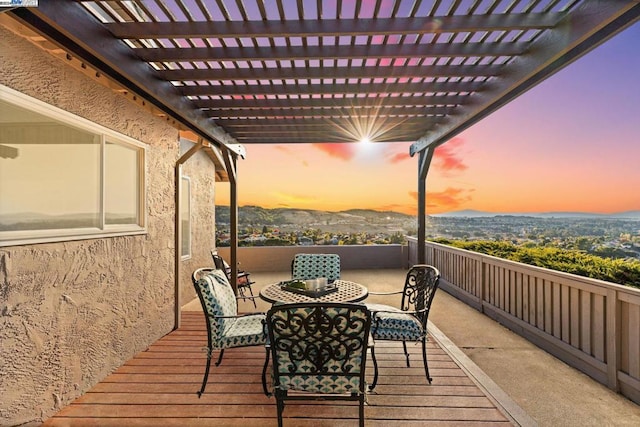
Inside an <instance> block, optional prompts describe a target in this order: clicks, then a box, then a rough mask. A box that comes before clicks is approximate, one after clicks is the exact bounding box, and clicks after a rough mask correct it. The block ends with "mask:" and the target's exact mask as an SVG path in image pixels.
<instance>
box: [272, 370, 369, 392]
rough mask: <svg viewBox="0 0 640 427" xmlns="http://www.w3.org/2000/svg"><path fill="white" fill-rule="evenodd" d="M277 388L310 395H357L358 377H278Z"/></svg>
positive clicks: (329, 375) (328, 375) (296, 375)
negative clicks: (310, 393)
mask: <svg viewBox="0 0 640 427" xmlns="http://www.w3.org/2000/svg"><path fill="white" fill-rule="evenodd" d="M277 388H278V389H279V390H297V391H307V392H312V393H328V394H342V393H357V392H358V391H359V390H360V375H353V376H351V375H349V376H343V375H331V374H326V375H300V374H295V375H292V376H287V375H280V385H279V386H278V387H277Z"/></svg>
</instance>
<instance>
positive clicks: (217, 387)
mask: <svg viewBox="0 0 640 427" xmlns="http://www.w3.org/2000/svg"><path fill="white" fill-rule="evenodd" d="M203 347H206V328H205V324H204V318H203V316H202V313H197V312H185V313H184V314H183V322H182V326H181V327H180V329H178V330H176V331H174V332H172V333H170V334H169V335H167V336H165V337H163V338H162V339H160V340H159V341H157V342H156V343H155V344H154V345H152V346H151V347H150V348H149V349H148V350H147V351H144V352H141V353H139V354H137V355H136V356H135V357H134V358H133V359H132V360H130V361H128V362H127V363H126V364H125V365H124V366H122V367H120V368H119V369H117V370H116V371H115V372H114V373H113V374H111V375H109V376H108V377H107V378H105V379H104V381H102V382H100V383H99V384H97V385H96V386H95V387H93V388H92V389H91V390H89V391H88V392H87V393H85V394H84V395H83V396H81V397H80V398H78V399H77V400H75V401H74V402H73V403H72V404H71V405H69V406H67V407H65V408H64V409H62V410H61V411H60V412H59V413H57V414H56V415H55V416H53V417H52V418H50V419H48V420H46V421H45V423H44V424H43V425H44V426H48V427H52V426H83V427H85V426H100V427H109V426H132V427H135V426H154V427H157V426H181V427H184V426H243V427H249V426H276V425H277V420H276V407H275V400H274V399H273V398H268V397H266V396H265V395H264V394H263V392H262V383H261V370H262V364H263V362H264V355H265V352H264V349H263V348H261V347H251V348H244V349H229V350H227V351H226V352H225V356H224V359H223V361H222V364H221V365H220V366H219V367H215V366H212V373H211V375H210V376H209V384H208V385H207V389H206V392H205V394H204V395H203V396H202V398H200V399H198V396H197V395H196V391H197V390H198V389H199V388H200V384H201V381H202V374H203V372H204V364H205V360H206V359H205V353H204V351H203V350H202V348H203ZM409 348H410V350H411V352H412V356H411V360H412V361H414V363H412V367H411V368H407V367H406V366H405V364H404V355H403V354H402V347H401V345H400V344H397V345H396V344H395V343H385V342H379V343H376V355H377V356H378V360H379V365H380V379H379V383H378V386H377V387H376V390H375V392H374V393H373V394H371V395H369V397H368V405H367V407H366V408H365V417H366V420H367V421H366V424H367V426H385V427H393V426H418V425H438V426H440V425H442V426H444V425H455V426H464V425H469V426H485V425H486V426H488V425H493V426H495V425H500V426H508V425H511V424H512V423H511V421H510V420H509V418H507V416H506V415H505V414H504V413H503V412H502V411H501V409H500V408H499V406H498V405H496V404H495V403H494V401H493V400H492V399H490V398H489V397H488V396H487V395H486V394H485V392H484V391H483V389H482V388H480V387H479V386H478V385H477V384H476V383H474V381H473V380H472V379H470V378H469V377H468V376H467V375H466V374H465V371H464V370H463V369H461V367H460V366H458V365H457V364H456V362H455V361H454V360H453V359H452V357H450V356H449V354H448V353H447V352H445V351H444V349H443V348H441V347H440V345H439V344H438V343H437V342H436V341H435V340H433V339H430V342H429V348H428V354H429V368H430V370H431V375H432V376H433V383H432V384H431V385H427V383H426V379H425V378H424V371H423V368H422V363H421V362H422V360H421V356H420V346H413V345H410V346H409ZM368 371H369V372H372V371H373V370H372V369H368ZM369 378H371V377H370V376H369ZM284 416H285V417H286V419H285V421H284V425H285V426H332V427H339V426H353V425H357V419H358V409H357V406H354V405H352V404H351V402H319V401H318V402H316V401H313V402H304V404H293V403H290V404H287V406H286V408H285V410H284Z"/></svg>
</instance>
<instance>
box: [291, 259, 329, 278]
mask: <svg viewBox="0 0 640 427" xmlns="http://www.w3.org/2000/svg"><path fill="white" fill-rule="evenodd" d="M318 277H326V278H327V280H329V281H332V280H337V279H339V278H340V255H337V254H296V255H295V256H294V257H293V261H292V262H291V278H292V279H302V280H306V279H317V278H318Z"/></svg>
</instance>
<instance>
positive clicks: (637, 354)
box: [629, 305, 640, 378]
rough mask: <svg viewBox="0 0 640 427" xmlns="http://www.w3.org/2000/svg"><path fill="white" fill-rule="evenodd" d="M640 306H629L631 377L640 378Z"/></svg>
mask: <svg viewBox="0 0 640 427" xmlns="http://www.w3.org/2000/svg"><path fill="white" fill-rule="evenodd" d="M639 331H640V306H638V305H629V376H631V377H633V378H640V332H639Z"/></svg>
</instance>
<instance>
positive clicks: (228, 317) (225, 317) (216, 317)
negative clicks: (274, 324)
mask: <svg viewBox="0 0 640 427" xmlns="http://www.w3.org/2000/svg"><path fill="white" fill-rule="evenodd" d="M256 315H263V316H265V315H266V313H263V312H258V311H256V312H253V313H243V314H236V315H235V316H213V318H214V319H239V318H241V317H249V316H256Z"/></svg>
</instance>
